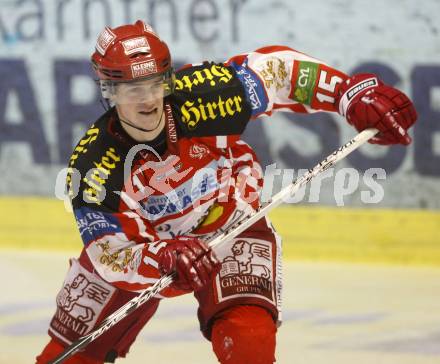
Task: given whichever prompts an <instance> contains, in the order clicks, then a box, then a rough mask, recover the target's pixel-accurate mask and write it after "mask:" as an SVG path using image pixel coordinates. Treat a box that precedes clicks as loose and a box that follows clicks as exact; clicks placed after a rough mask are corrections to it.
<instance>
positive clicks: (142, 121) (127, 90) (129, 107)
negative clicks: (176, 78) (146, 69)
mask: <svg viewBox="0 0 440 364" xmlns="http://www.w3.org/2000/svg"><path fill="white" fill-rule="evenodd" d="M163 98H164V85H163V82H162V80H161V79H159V78H158V79H151V80H143V81H137V82H127V83H120V84H118V85H117V86H116V93H115V102H116V107H117V110H118V114H119V117H121V118H122V119H124V120H127V121H129V122H131V123H132V124H134V125H136V126H138V127H140V128H143V129H147V130H151V131H154V130H155V129H156V128H157V127H158V126H159V123H160V120H161V116H162V111H163Z"/></svg>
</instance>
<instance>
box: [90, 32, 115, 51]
mask: <svg viewBox="0 0 440 364" xmlns="http://www.w3.org/2000/svg"><path fill="white" fill-rule="evenodd" d="M115 39H116V34H115V33H113V32H112V31H111V30H110V28H108V27H105V29H104V30H103V31H102V32H101V34H99V37H98V40H97V41H96V46H95V48H96V50H97V51H98V52H99V53H101V55H103V56H104V55H105V52H107V49H108V47H110V45H111V44H112V42H113V41H114V40H115Z"/></svg>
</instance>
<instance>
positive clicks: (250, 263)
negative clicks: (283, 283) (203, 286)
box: [216, 238, 276, 303]
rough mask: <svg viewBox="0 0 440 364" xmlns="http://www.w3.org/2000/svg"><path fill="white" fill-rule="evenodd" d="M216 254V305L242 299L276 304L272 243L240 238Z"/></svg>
mask: <svg viewBox="0 0 440 364" xmlns="http://www.w3.org/2000/svg"><path fill="white" fill-rule="evenodd" d="M216 253H217V257H218V258H219V259H220V260H221V263H222V265H221V269H220V273H219V274H218V275H217V277H216V288H217V298H218V300H219V302H222V301H225V300H227V299H231V298H236V297H243V296H249V297H259V298H263V299H265V300H267V301H269V302H271V303H274V302H275V301H276V298H275V294H274V286H275V282H274V274H273V259H274V256H273V254H274V252H273V244H272V243H271V242H268V241H265V240H260V239H250V238H240V239H235V240H233V241H232V242H231V243H230V244H228V245H227V248H225V249H222V250H221V251H220V252H216Z"/></svg>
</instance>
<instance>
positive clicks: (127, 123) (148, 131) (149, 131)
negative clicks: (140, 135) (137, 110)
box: [119, 110, 164, 133]
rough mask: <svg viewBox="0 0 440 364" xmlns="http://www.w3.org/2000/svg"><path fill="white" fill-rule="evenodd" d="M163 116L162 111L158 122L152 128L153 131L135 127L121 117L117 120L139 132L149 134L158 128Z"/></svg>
mask: <svg viewBox="0 0 440 364" xmlns="http://www.w3.org/2000/svg"><path fill="white" fill-rule="evenodd" d="M163 114H164V112H163V110H162V114H161V115H160V119H159V122H158V123H157V125H156V126H155V127H154V129H144V128H141V127H140V126H136V125H134V124H132V123H131V122H130V121H128V120H124V119H122V118H121V117H119V120H120V121H122V122H123V123H124V124H126V125H128V126H131V127H132V128H135V129H137V130H140V131H145V132H147V133H151V132H152V131H155V130H156V129H157V128H158V127H159V125H160V123H161V122H162V118H163Z"/></svg>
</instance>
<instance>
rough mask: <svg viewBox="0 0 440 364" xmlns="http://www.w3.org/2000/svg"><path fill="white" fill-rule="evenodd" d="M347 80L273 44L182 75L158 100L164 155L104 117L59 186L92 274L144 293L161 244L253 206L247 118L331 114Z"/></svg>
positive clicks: (254, 169)
mask: <svg viewBox="0 0 440 364" xmlns="http://www.w3.org/2000/svg"><path fill="white" fill-rule="evenodd" d="M346 78H347V76H346V75H345V74H343V73H341V72H339V71H337V70H335V69H333V68H331V67H329V66H327V65H325V64H324V63H322V62H320V61H318V60H316V59H314V58H311V57H309V56H307V55H305V54H303V53H300V52H297V51H295V50H292V49H290V48H287V47H281V46H272V47H266V48H262V49H259V50H257V51H255V52H252V53H249V54H243V55H239V56H236V57H233V58H231V59H229V60H228V61H227V62H225V63H208V62H206V63H203V64H200V65H191V66H188V67H184V68H183V69H182V70H180V71H178V72H177V73H176V90H175V92H174V94H172V95H171V96H169V97H167V98H166V99H165V117H166V130H165V132H166V143H167V145H166V151H165V152H164V153H163V154H162V155H159V154H157V153H156V152H155V151H154V150H153V149H152V148H151V147H148V146H146V145H143V144H139V143H136V142H134V141H133V140H132V139H131V138H130V137H129V136H128V135H127V134H126V133H125V132H124V130H123V128H122V127H121V125H120V123H119V120H118V117H117V113H116V111H115V110H114V109H110V110H109V111H108V112H107V113H105V114H104V115H103V116H102V117H101V118H100V119H99V120H98V121H97V122H96V123H94V124H93V125H92V126H91V127H90V129H89V130H88V131H87V132H86V134H85V136H84V137H83V138H82V139H81V140H80V141H79V143H78V144H77V146H76V148H75V149H74V151H73V154H72V157H71V159H70V162H69V174H68V178H67V184H68V189H69V193H70V194H71V197H72V205H73V209H74V214H75V217H76V221H77V224H78V227H79V231H80V234H81V237H82V240H83V242H84V245H85V246H84V249H85V251H86V252H87V255H88V257H89V258H90V260H91V262H92V264H93V266H94V268H95V270H96V272H98V273H99V275H100V276H101V277H102V278H103V279H105V280H106V281H108V282H110V283H111V284H112V285H114V286H116V287H118V288H121V289H124V290H130V291H138V290H142V289H145V288H147V287H148V286H149V285H151V284H153V283H155V282H156V280H157V279H158V278H160V273H159V272H158V261H157V255H158V253H159V252H160V250H161V249H162V248H163V247H164V246H166V244H167V241H166V239H171V238H173V237H175V236H179V235H190V234H197V235H201V236H204V237H206V236H209V234H213V233H215V232H217V231H219V230H220V229H224V228H225V226H226V225H228V224H229V225H230V224H232V223H233V222H234V221H236V220H238V219H240V218H242V217H243V216H244V215H245V214H246V213H247V211H250V209H252V208H256V207H257V206H258V204H259V201H258V193H259V191H260V190H261V188H262V185H263V172H262V170H261V167H260V165H259V163H258V161H257V158H256V155H255V153H254V152H253V150H252V148H251V147H250V146H249V145H247V144H246V143H245V142H243V141H241V140H240V135H241V134H242V132H243V131H244V129H245V127H246V126H247V124H248V122H249V120H251V119H255V118H257V117H258V116H260V115H263V114H266V115H271V113H272V112H274V111H277V110H283V111H293V112H302V113H309V112H314V111H320V110H321V111H336V108H335V97H336V92H337V86H338V84H340V83H341V82H342V81H343V80H345V79H346ZM179 293H180V292H177V291H174V290H173V289H168V290H167V291H164V292H163V294H164V295H176V294H179Z"/></svg>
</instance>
